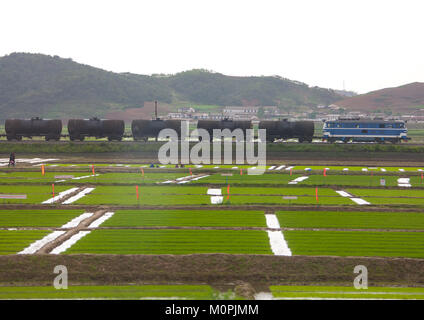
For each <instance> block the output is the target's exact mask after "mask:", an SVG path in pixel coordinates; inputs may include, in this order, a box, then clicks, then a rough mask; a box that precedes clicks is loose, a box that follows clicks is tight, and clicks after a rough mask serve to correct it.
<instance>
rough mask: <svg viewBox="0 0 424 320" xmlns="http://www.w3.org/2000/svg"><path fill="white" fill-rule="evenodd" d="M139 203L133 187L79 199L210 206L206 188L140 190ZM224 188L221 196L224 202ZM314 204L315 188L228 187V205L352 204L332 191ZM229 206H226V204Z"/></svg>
mask: <svg viewBox="0 0 424 320" xmlns="http://www.w3.org/2000/svg"><path fill="white" fill-rule="evenodd" d="M138 190H139V199H138V200H137V198H136V189H135V187H133V186H131V187H130V186H128V187H124V186H120V187H117V186H98V187H97V188H96V189H95V190H94V191H93V192H91V193H90V194H88V195H87V196H85V197H83V198H81V199H80V200H78V201H77V203H81V204H125V205H136V204H140V205H182V204H185V205H190V204H191V205H196V204H210V197H209V196H207V195H206V193H207V190H208V188H207V187H194V186H178V185H177V186H145V187H140V188H139V189H138ZM227 191H228V190H227V188H222V189H221V192H222V194H223V195H224V197H225V198H227ZM284 196H297V199H295V200H290V199H284V198H283V197H284ZM318 199H319V200H318V201H317V200H316V189H315V188H288V187H286V188H264V187H256V188H252V187H250V188H249V187H230V199H229V203H231V204H256V203H257V204H263V203H268V204H271V203H275V204H280V203H281V204H289V203H293V204H294V203H296V204H317V203H320V204H336V205H344V204H346V205H351V204H353V202H352V201H350V200H349V199H347V198H344V197H341V196H340V195H339V194H337V193H336V192H335V191H334V190H332V189H329V188H320V189H319V190H318ZM226 203H228V202H226Z"/></svg>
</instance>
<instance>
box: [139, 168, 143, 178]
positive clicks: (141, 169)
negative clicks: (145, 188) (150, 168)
mask: <svg viewBox="0 0 424 320" xmlns="http://www.w3.org/2000/svg"><path fill="white" fill-rule="evenodd" d="M140 171H141V174H142V175H143V177H144V170H143V168H140Z"/></svg>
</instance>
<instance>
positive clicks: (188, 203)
mask: <svg viewBox="0 0 424 320" xmlns="http://www.w3.org/2000/svg"><path fill="white" fill-rule="evenodd" d="M249 168H251V167H250V166H244V165H243V166H239V165H219V166H215V165H203V166H188V167H185V168H175V166H171V165H167V166H155V167H153V168H151V167H150V165H145V164H144V165H141V164H140V165H135V164H128V165H127V164H106V163H105V164H96V165H95V166H94V167H93V166H91V165H88V164H68V163H59V162H56V163H54V164H48V163H46V164H45V173H44V174H42V173H41V168H40V166H32V165H31V166H28V167H22V168H19V170H15V168H7V167H3V168H2V167H0V205H1V207H0V255H1V256H2V257H9V256H10V257H15V256H16V257H20V258H21V257H24V258H25V257H27V256H28V257H33V256H34V257H38V256H40V257H50V256H54V257H58V258H60V259H68V258H72V257H80V256H81V257H83V256H84V257H85V256H90V257H91V256H93V257H97V258H96V259H99V261H101V259H104V257H108V256H115V255H118V256H121V257H122V259H133V258H134V257H140V256H146V257H151V258H152V259H153V257H181V259H183V258H184V257H197V256H204V257H205V259H206V258H207V257H208V256H209V255H217V256H216V257H217V258H214V260H213V261H220V260H222V259H223V258H222V257H227V256H231V257H234V258H236V257H249V259H250V258H251V259H259V258H261V259H262V258H266V257H276V258H277V257H281V258H284V259H286V258H287V259H293V261H296V259H324V258H328V257H331V258H335V259H336V258H337V259H352V258H355V259H357V258H360V259H362V258H366V259H414V261H421V259H424V190H423V189H422V188H423V186H424V183H423V177H422V169H421V168H419V167H383V168H380V167H378V168H376V167H365V166H328V167H326V166H303V165H302V166H296V165H289V164H287V165H278V164H276V165H274V166H271V165H268V166H267V167H266V171H265V173H264V174H261V175H249V174H248V172H247V169H249ZM383 169H384V170H383ZM22 195H25V198H23V199H22V198H19V197H18V198H16V197H14V196H22ZM53 197H54V198H53ZM23 253H24V254H23ZM175 259H177V258H175ZM188 259H189V258H188ZM215 259H216V260H215ZM314 261H315V260H314ZM388 261H389V260H388ZM390 261H391V260H390ZM396 261H398V260H396ZM405 261H407V260H405ZM408 261H409V260H408ZM40 265H42V264H40ZM249 265H250V263H246V264H245V267H246V268H248V266H249ZM273 266H275V267H277V266H278V263H275V262H273ZM264 267H265V265H264ZM98 268H100V269H101V267H100V266H99V267H98ZM243 268H244V267H243ZM243 268H242V269H243ZM277 268H278V267H277ZM0 269H1V260H0ZM229 269H230V270H231V268H229ZM318 269H319V270H320V268H319V267H318ZM93 270H94V269H93ZM299 270H302V267H301V266H299ZM158 271H159V270H158ZM232 271H233V272H236V273H237V270H232ZM256 272H259V273H258V274H260V271H256ZM50 273H51V271H50ZM250 273H251V274H255V273H254V272H253V273H252V272H250ZM333 273H334V272H333ZM370 273H372V270H370ZM349 274H352V271H349ZM211 277H212V276H211ZM318 277H319V276H318ZM0 278H1V276H0ZM280 278H281V277H280ZM335 278H337V277H335ZM337 279H340V278H337ZM115 280H116V279H115ZM386 280H387V279H386ZM82 282H84V281H82ZM336 282H337V281H335V280H334V281H333V282H331V281H329V282H328V283H327V282H326V284H328V286H326V285H323V286H292V285H290V286H288V285H283V284H285V283H280V282H279V281H277V280H275V279H274V280H272V281H271V282H267V285H268V289H266V290H265V291H267V292H268V294H272V298H273V299H327V298H334V299H357V298H360V299H423V297H424V291H423V290H424V289H422V288H421V287H418V288H410V287H408V286H404V287H402V286H399V284H398V283H394V285H395V286H396V287H393V286H392V287H390V286H386V284H387V282H388V283H389V284H390V281H386V282H384V283H380V284H384V285H385V286H375V285H373V286H372V287H370V289H369V290H368V291H357V290H355V289H353V288H351V287H346V286H336V285H333V286H331V285H330V284H332V283H334V284H336ZM183 283H184V282H183ZM117 284H119V281H115V282H114V283H113V285H112V284H108V285H92V284H91V283H90V285H89V286H88V285H87V286H85V285H81V283H80V282H78V284H75V285H72V286H71V287H70V289H69V290H63V291H58V290H54V289H53V288H52V287H51V286H45V285H44V283H43V285H34V283H31V285H29V286H28V285H25V286H20V285H16V286H11V285H7V284H4V283H2V282H1V279H0V299H33V298H36V299H76V298H78V299H80V298H81V299H171V298H172V299H174V298H176V299H202V300H207V299H220V298H224V299H238V298H243V297H242V296H239V295H237V294H236V293H235V292H234V291H231V290H230V292H223V291H219V290H216V289H212V287H210V286H209V285H204V283H202V284H200V283H199V285H197V284H195V285H192V284H190V285H180V284H178V285H177V284H175V285H168V286H166V285H163V284H162V285H156V284H152V285H150V284H145V283H143V284H141V283H137V281H134V283H131V285H128V283H127V282H123V283H122V285H117ZM280 284H281V285H280ZM339 284H340V282H339ZM261 288H263V286H262V287H261ZM244 298H246V296H244ZM250 298H252V297H250Z"/></svg>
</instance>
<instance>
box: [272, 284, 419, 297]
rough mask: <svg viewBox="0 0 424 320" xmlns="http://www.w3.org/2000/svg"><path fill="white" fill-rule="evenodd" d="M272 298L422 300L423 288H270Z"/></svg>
mask: <svg viewBox="0 0 424 320" xmlns="http://www.w3.org/2000/svg"><path fill="white" fill-rule="evenodd" d="M269 288H270V290H271V292H272V295H273V296H274V298H277V299H278V298H280V299H281V298H291V299H293V298H299V299H301V298H312V299H424V288H399V287H396V288H393V287H369V288H368V289H361V290H356V289H355V288H354V287H326V286H270V287H269Z"/></svg>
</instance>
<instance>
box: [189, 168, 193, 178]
mask: <svg viewBox="0 0 424 320" xmlns="http://www.w3.org/2000/svg"><path fill="white" fill-rule="evenodd" d="M189 169H190V175H191V176H192V175H193V173H192V172H191V168H189Z"/></svg>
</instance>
